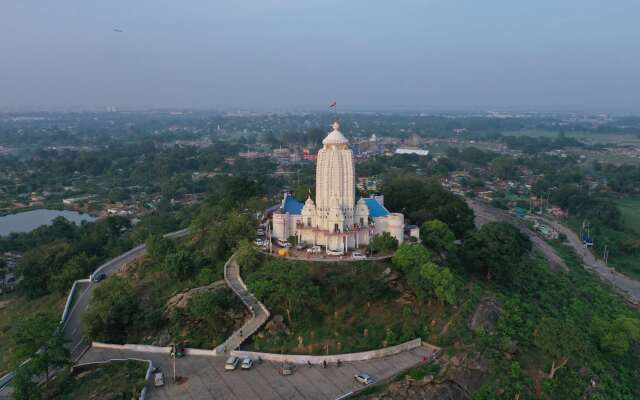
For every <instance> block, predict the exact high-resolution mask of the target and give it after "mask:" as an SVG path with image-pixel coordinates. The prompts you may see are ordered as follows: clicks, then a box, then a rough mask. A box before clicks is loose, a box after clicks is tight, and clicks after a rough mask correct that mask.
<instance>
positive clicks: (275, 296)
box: [248, 260, 320, 322]
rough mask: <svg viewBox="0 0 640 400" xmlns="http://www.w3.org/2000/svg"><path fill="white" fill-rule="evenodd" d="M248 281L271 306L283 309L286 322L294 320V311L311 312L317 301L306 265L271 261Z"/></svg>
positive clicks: (318, 291) (318, 299) (316, 292)
mask: <svg viewBox="0 0 640 400" xmlns="http://www.w3.org/2000/svg"><path fill="white" fill-rule="evenodd" d="M248 284H249V287H250V288H251V291H252V292H253V293H255V295H256V296H257V297H258V298H259V299H261V300H263V301H264V302H265V303H267V304H268V305H269V306H270V307H274V308H278V309H282V310H284V311H285V312H286V314H287V319H288V320H289V322H292V321H293V319H292V317H293V315H294V314H303V312H304V311H305V310H307V311H310V308H312V307H314V306H316V305H317V304H318V303H319V302H320V290H319V288H318V286H316V285H314V283H313V280H312V279H311V274H310V273H309V267H308V266H307V265H306V264H302V263H292V262H288V261H284V260H271V261H269V262H267V263H266V265H265V266H264V267H262V268H261V269H259V270H257V271H256V272H254V273H253V274H251V275H249V277H248Z"/></svg>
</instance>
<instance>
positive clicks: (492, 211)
mask: <svg viewBox="0 0 640 400" xmlns="http://www.w3.org/2000/svg"><path fill="white" fill-rule="evenodd" d="M467 201H468V203H469V206H470V207H471V208H473V211H474V213H475V214H476V225H483V224H485V223H487V222H491V221H504V222H509V223H512V224H514V225H515V226H517V227H518V228H520V230H521V231H522V232H524V233H526V234H527V235H528V236H529V237H530V238H531V241H532V242H533V244H534V246H535V247H536V248H537V249H539V250H540V251H541V252H542V254H544V256H545V258H546V259H547V260H548V261H549V262H551V263H552V264H555V265H561V266H563V267H564V268H566V266H565V264H564V261H563V260H562V258H561V257H560V256H559V255H558V254H557V253H556V252H555V250H554V249H553V247H551V246H550V245H549V244H548V243H547V242H545V241H544V240H542V238H540V237H539V236H538V235H537V234H536V233H534V232H533V231H532V230H531V229H529V228H528V227H527V226H526V225H525V224H523V223H522V222H521V221H520V220H518V219H516V218H514V217H512V216H511V215H509V214H507V213H505V212H504V211H502V210H498V209H496V208H493V207H491V206H488V205H485V204H482V203H480V202H476V201H472V200H467ZM536 218H537V219H540V220H542V221H544V222H546V223H547V224H549V225H551V226H552V227H553V228H555V229H556V230H557V231H558V232H561V233H564V234H565V235H566V236H567V243H568V244H569V245H570V246H571V247H572V248H573V249H574V250H575V252H576V254H578V256H579V257H580V258H581V259H582V263H583V265H584V267H585V268H586V269H588V270H590V271H592V272H593V273H595V274H596V275H598V277H600V278H601V279H602V280H604V281H605V282H607V283H609V284H610V285H611V286H613V288H614V289H615V290H617V291H618V292H619V293H620V294H622V295H623V296H625V298H626V299H627V300H628V301H629V302H630V303H631V304H633V305H636V306H638V305H640V282H639V281H637V280H634V279H632V278H629V277H628V276H626V275H623V274H621V273H619V272H617V271H616V270H614V269H613V268H610V267H608V266H607V265H605V264H604V262H602V261H601V260H598V259H597V258H596V257H595V256H594V255H593V253H592V252H591V251H589V250H588V249H586V248H585V247H584V246H583V245H582V241H581V240H580V238H579V237H578V235H577V234H576V233H575V232H574V231H572V230H571V229H569V228H568V227H566V226H564V225H562V224H560V223H559V222H558V221H554V220H551V219H548V218H545V217H540V216H536Z"/></svg>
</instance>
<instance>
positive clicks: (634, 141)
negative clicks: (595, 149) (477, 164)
mask: <svg viewBox="0 0 640 400" xmlns="http://www.w3.org/2000/svg"><path fill="white" fill-rule="evenodd" d="M558 134H559V132H557V131H542V130H534V129H528V130H521V131H513V132H504V133H503V135H507V136H531V137H544V138H555V137H558ZM565 136H566V137H570V138H575V139H580V140H583V141H585V142H587V143H616V144H618V145H636V146H637V145H640V138H638V136H636V135H621V134H619V133H593V132H565Z"/></svg>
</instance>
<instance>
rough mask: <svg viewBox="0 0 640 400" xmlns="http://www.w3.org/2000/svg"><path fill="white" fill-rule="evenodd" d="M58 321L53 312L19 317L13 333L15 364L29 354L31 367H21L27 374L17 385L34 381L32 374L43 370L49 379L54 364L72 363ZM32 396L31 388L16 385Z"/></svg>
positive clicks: (29, 365) (54, 366)
mask: <svg viewBox="0 0 640 400" xmlns="http://www.w3.org/2000/svg"><path fill="white" fill-rule="evenodd" d="M57 326H58V321H57V320H56V319H55V318H53V317H52V316H50V315H46V314H43V313H37V314H35V315H34V316H32V317H27V318H25V319H21V320H20V321H18V323H17V326H16V329H15V332H14V333H13V334H12V337H11V341H12V343H13V348H14V352H13V355H12V358H13V362H12V364H13V365H14V366H19V365H20V364H21V363H22V362H23V361H24V360H26V359H28V358H30V359H31V360H30V361H29V363H28V364H26V365H27V366H28V367H26V368H18V370H19V371H20V373H21V374H24V375H23V376H22V378H21V379H19V380H18V381H17V383H16V384H17V385H33V383H32V382H31V380H30V379H27V377H28V378H30V377H31V376H33V375H40V374H44V377H45V384H46V385H48V383H49V375H50V372H51V370H52V369H53V368H60V367H63V366H66V365H69V364H70V360H69V351H68V350H67V349H66V348H65V346H64V338H63V337H62V336H61V335H60V334H58V333H56V328H57ZM16 390H17V391H18V392H20V393H24V394H25V396H26V397H24V398H30V397H28V396H29V395H32V389H31V388H28V387H21V388H20V389H16Z"/></svg>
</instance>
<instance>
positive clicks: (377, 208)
mask: <svg viewBox="0 0 640 400" xmlns="http://www.w3.org/2000/svg"><path fill="white" fill-rule="evenodd" d="M364 202H365V203H366V204H367V208H369V216H370V217H371V218H376V217H386V216H387V215H389V211H388V210H387V209H386V208H384V206H383V205H382V204H380V203H379V202H378V200H376V199H364Z"/></svg>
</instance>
